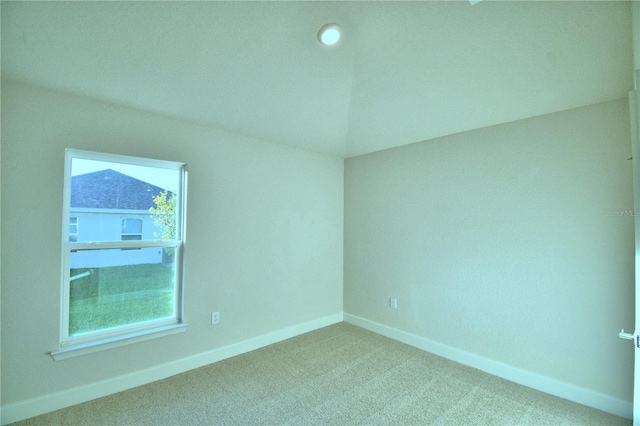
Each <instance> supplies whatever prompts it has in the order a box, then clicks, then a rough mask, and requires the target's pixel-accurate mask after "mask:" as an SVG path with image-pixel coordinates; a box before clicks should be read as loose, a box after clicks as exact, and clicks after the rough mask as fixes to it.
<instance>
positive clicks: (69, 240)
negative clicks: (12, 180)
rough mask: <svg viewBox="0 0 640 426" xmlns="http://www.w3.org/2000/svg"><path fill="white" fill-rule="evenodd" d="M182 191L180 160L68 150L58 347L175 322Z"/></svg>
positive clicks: (179, 290) (181, 246) (183, 176)
mask: <svg viewBox="0 0 640 426" xmlns="http://www.w3.org/2000/svg"><path fill="white" fill-rule="evenodd" d="M163 192H164V197H162V196H161V194H162V193H163ZM185 196H186V168H185V165H184V164H182V163H175V162H168V161H160V160H150V159H144V158H136V157H126V156H118V155H110V154H102V153H95V152H87V151H78V150H67V152H66V166H65V200H64V217H65V227H64V230H65V231H64V233H65V234H66V235H64V236H63V278H62V287H63V291H62V320H61V330H62V332H61V347H65V346H73V345H78V344H84V343H92V342H97V341H101V340H104V339H108V338H113V337H116V338H118V337H126V336H127V335H131V334H132V333H137V332H140V331H145V330H149V331H153V330H154V329H157V328H160V327H165V326H167V325H171V324H181V323H182V317H183V313H182V275H183V273H182V265H183V249H184V229H185V224H184V218H185V211H184V210H185ZM79 214H81V215H82V223H83V225H82V228H81V229H80V228H78V219H77V217H78V215H79ZM74 217H76V220H75V223H74V220H73V219H72V218H74ZM74 225H75V229H74ZM74 230H75V231H76V234H75V236H73V231H74Z"/></svg>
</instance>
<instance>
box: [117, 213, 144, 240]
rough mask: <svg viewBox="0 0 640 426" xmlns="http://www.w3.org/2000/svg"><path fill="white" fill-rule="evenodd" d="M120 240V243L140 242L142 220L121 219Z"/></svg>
mask: <svg viewBox="0 0 640 426" xmlns="http://www.w3.org/2000/svg"><path fill="white" fill-rule="evenodd" d="M120 239H121V240H122V241H131V240H142V219H138V218H123V219H122V233H121V237H120Z"/></svg>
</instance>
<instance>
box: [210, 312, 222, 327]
mask: <svg viewBox="0 0 640 426" xmlns="http://www.w3.org/2000/svg"><path fill="white" fill-rule="evenodd" d="M219 322H220V312H211V325H215V324H218V323H219Z"/></svg>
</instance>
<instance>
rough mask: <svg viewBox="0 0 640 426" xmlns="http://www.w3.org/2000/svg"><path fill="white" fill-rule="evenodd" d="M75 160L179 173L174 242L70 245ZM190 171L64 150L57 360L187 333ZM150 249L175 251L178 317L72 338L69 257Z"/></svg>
mask: <svg viewBox="0 0 640 426" xmlns="http://www.w3.org/2000/svg"><path fill="white" fill-rule="evenodd" d="M73 159H86V160H97V161H106V162H112V163H122V164H130V165H138V166H147V167H154V168H163V169H170V170H176V171H178V172H179V173H180V183H179V191H178V198H177V207H176V221H177V224H176V225H177V226H176V234H177V235H176V236H175V239H172V240H160V239H158V240H124V241H122V240H117V241H104V242H102V241H101V242H70V241H69V228H70V226H69V218H70V216H71V215H70V204H71V202H70V200H71V163H72V160H73ZM186 196H187V168H186V164H185V163H180V162H174V161H165V160H155V159H149V158H140V157H131V156H125V155H118V154H107V153H101V152H93V151H83V150H76V149H66V150H65V176H64V194H63V214H62V217H63V223H64V225H63V227H62V229H63V235H62V291H61V315H60V316H61V318H60V346H59V349H58V350H56V351H53V352H51V356H52V357H53V359H54V360H60V359H66V358H69V357H72V356H77V355H82V354H85V353H91V352H96V351H98V350H103V349H108V348H111V347H116V346H122V345H125V344H129V343H134V342H137V341H141V340H148V339H150V338H154V337H160V336H164V335H167V334H173V333H176V332H180V331H184V330H185V328H186V325H187V324H186V323H185V321H184V303H183V301H184V249H185V235H186V205H187V201H186ZM147 247H158V248H166V247H175V262H176V281H177V282H176V295H175V300H176V306H175V309H174V311H175V313H176V314H175V316H174V317H172V318H167V319H160V320H152V321H147V322H143V323H136V324H130V325H125V326H120V327H115V328H111V329H106V330H99V331H95V332H88V333H83V334H81V335H76V336H70V335H69V294H70V278H71V277H70V253H71V252H72V251H74V250H97V249H138V248H147Z"/></svg>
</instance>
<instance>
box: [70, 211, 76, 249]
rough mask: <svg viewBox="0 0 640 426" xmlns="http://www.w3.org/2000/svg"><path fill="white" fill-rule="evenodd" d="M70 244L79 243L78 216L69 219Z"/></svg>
mask: <svg viewBox="0 0 640 426" xmlns="http://www.w3.org/2000/svg"><path fill="white" fill-rule="evenodd" d="M69 242H70V243H76V242H78V216H71V217H70V218H69Z"/></svg>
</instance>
